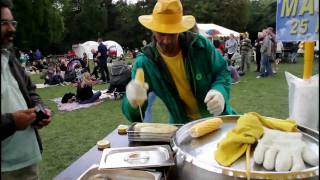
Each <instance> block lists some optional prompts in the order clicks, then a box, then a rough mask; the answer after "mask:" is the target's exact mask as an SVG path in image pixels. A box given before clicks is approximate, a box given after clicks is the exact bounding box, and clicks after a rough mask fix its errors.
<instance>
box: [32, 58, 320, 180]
mask: <svg viewBox="0 0 320 180" xmlns="http://www.w3.org/2000/svg"><path fill="white" fill-rule="evenodd" d="M251 69H252V70H254V69H255V64H252V68H251ZM284 71H288V72H291V73H292V74H294V75H296V76H298V77H300V78H302V74H303V59H302V58H301V59H299V61H298V63H297V64H280V69H279V71H278V73H277V75H276V76H275V77H268V78H260V79H256V75H257V74H256V73H255V72H250V73H247V74H246V75H245V76H242V77H241V82H240V83H239V84H235V85H232V87H231V105H232V106H233V107H234V109H235V110H236V111H237V112H238V113H239V114H243V113H245V112H250V111H255V112H258V113H260V114H262V115H265V116H272V117H277V118H286V117H287V116H288V85H287V82H286V79H285V75H284ZM318 72H319V64H318V60H317V61H316V62H315V63H314V71H313V74H316V73H318ZM32 80H33V82H34V83H42V82H43V80H40V79H39V76H38V75H32ZM105 88H107V86H106V85H105V84H103V85H98V86H96V87H95V89H105ZM75 90H76V89H75V87H71V86H57V87H51V88H46V89H38V90H37V91H38V93H39V94H40V95H41V97H42V98H43V100H44V102H45V104H46V105H48V106H49V107H50V108H51V109H52V110H53V115H54V116H53V121H52V123H51V124H50V125H49V126H48V127H46V128H44V129H42V130H40V134H41V137H42V141H43V146H44V152H43V160H42V161H41V163H40V172H41V174H40V177H41V179H44V180H47V179H52V178H53V177H54V176H56V175H57V174H58V173H59V172H61V171H62V170H63V169H65V168H66V167H68V166H69V165H70V164H71V163H72V162H73V161H75V160H76V159H78V158H79V157H80V156H81V155H82V154H84V153H85V152H87V151H88V150H89V149H90V148H91V147H92V146H94V145H95V144H96V142H97V140H100V139H102V138H103V137H105V136H106V135H107V134H108V133H109V132H111V131H112V130H113V129H114V128H116V127H117V126H118V125H119V124H129V122H128V121H127V120H126V119H125V117H124V116H123V115H122V112H121V100H107V101H104V102H103V103H101V104H99V105H97V106H93V107H90V108H86V109H80V110H76V111H72V112H62V113H61V112H58V111H57V107H56V105H55V103H54V102H53V101H51V100H50V99H53V98H56V97H61V96H63V94H65V93H67V92H75ZM166 111H167V110H166V108H165V106H164V105H163V103H162V102H161V100H159V99H157V100H156V102H155V105H154V108H153V117H154V118H153V119H154V120H153V121H154V122H166V121H167V119H168V115H167V112H166Z"/></svg>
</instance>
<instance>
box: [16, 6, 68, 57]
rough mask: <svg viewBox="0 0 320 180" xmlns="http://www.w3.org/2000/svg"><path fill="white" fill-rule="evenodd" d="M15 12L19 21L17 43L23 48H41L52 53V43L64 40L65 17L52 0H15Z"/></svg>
mask: <svg viewBox="0 0 320 180" xmlns="http://www.w3.org/2000/svg"><path fill="white" fill-rule="evenodd" d="M13 13H14V16H15V18H16V20H17V21H18V22H19V25H18V28H17V32H16V37H17V38H16V40H15V45H16V46H17V47H18V48H19V49H22V50H29V49H33V50H34V49H38V48H39V49H40V50H42V51H43V52H44V53H45V54H46V53H50V51H51V50H50V49H49V48H50V47H52V44H56V43H59V42H60V41H61V40H62V37H63V32H64V25H63V17H62V16H61V14H60V12H59V10H58V9H56V8H55V7H54V6H53V1H51V0H37V1H24V0H16V1H14V7H13Z"/></svg>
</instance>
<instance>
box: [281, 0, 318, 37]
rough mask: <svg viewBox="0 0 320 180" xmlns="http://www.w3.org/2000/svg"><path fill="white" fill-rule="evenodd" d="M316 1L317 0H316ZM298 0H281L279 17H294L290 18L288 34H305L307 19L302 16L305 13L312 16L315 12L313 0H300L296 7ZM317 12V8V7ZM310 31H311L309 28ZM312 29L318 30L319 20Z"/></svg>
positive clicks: (307, 24)
mask: <svg viewBox="0 0 320 180" xmlns="http://www.w3.org/2000/svg"><path fill="white" fill-rule="evenodd" d="M300 1H301V0H300ZM316 1H318V0H316ZM298 5H299V0H282V7H281V15H280V16H281V17H287V18H288V17H295V18H293V19H291V30H290V34H305V33H307V32H308V27H309V19H307V18H303V17H304V16H305V15H306V14H308V15H310V16H313V15H314V13H315V6H314V5H315V3H314V0H302V4H301V6H300V7H299V8H298ZM317 11H318V12H316V13H319V9H317ZM311 31H313V30H312V29H311ZM314 31H315V32H316V33H318V32H319V21H317V24H316V25H315V29H314Z"/></svg>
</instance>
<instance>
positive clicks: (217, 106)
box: [204, 89, 225, 116]
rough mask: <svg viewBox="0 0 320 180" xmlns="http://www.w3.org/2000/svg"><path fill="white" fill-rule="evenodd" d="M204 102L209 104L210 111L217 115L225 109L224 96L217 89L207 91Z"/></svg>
mask: <svg viewBox="0 0 320 180" xmlns="http://www.w3.org/2000/svg"><path fill="white" fill-rule="evenodd" d="M204 103H206V104H207V109H208V111H209V112H210V113H211V114H214V115H216V116H217V115H220V114H221V113H222V112H223V110H224V104H225V101H224V97H223V95H222V94H221V93H220V92H219V91H217V90H213V89H211V90H210V91H209V92H208V93H207V95H206V98H204Z"/></svg>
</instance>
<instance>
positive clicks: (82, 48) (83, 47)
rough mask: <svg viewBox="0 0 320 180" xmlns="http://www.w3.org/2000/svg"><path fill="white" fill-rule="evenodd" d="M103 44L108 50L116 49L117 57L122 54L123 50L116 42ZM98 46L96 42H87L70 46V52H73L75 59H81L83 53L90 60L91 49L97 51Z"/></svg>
mask: <svg viewBox="0 0 320 180" xmlns="http://www.w3.org/2000/svg"><path fill="white" fill-rule="evenodd" d="M103 44H104V45H106V46H107V48H108V49H109V48H116V49H117V57H120V56H121V55H122V54H123V49H122V47H121V46H120V44H118V43H117V42H115V41H104V42H103ZM98 45H99V44H98V42H96V41H87V42H85V43H82V44H76V45H72V50H74V52H75V53H76V55H77V57H80V58H82V57H83V53H84V52H85V53H86V54H87V55H88V58H89V59H92V58H93V57H92V53H91V49H95V50H98Z"/></svg>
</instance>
